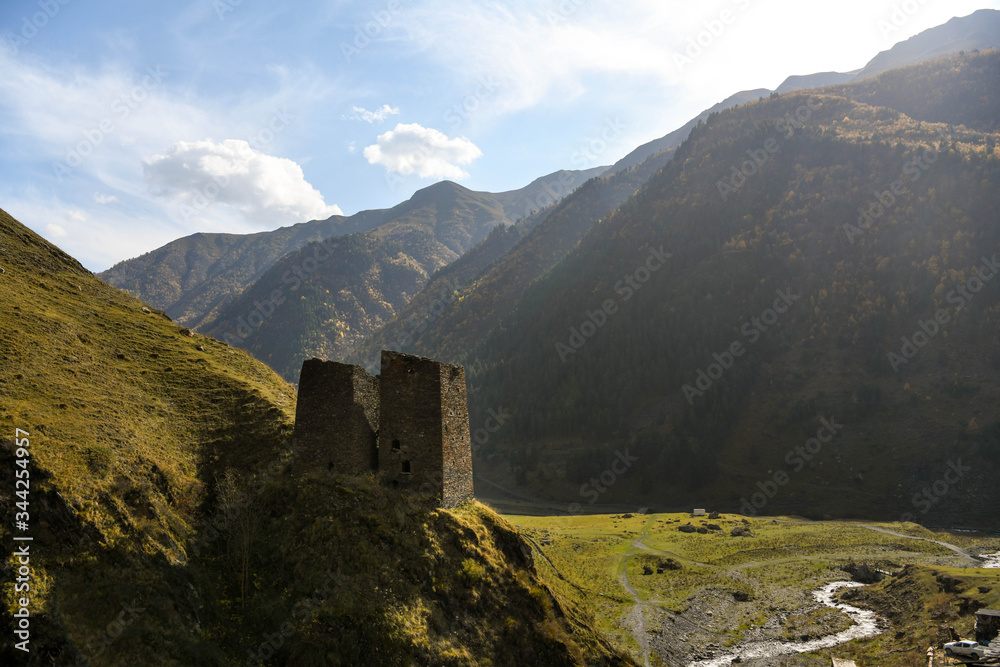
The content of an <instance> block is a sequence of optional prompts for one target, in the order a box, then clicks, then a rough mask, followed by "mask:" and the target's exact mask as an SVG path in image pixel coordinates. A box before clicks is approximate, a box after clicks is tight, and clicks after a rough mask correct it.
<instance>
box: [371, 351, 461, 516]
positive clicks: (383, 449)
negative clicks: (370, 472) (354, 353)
mask: <svg viewBox="0 0 1000 667" xmlns="http://www.w3.org/2000/svg"><path fill="white" fill-rule="evenodd" d="M379 392H380V394H381V401H380V403H379V444H378V469H379V472H380V473H381V474H382V477H383V479H385V480H386V481H387V482H388V483H390V484H392V485H393V486H396V487H399V488H412V489H416V490H417V491H419V492H421V493H425V492H429V493H431V494H433V495H434V496H436V497H439V498H440V499H441V504H442V505H444V506H445V507H453V506H454V505H457V504H458V503H460V502H462V501H463V500H465V499H467V498H471V497H472V441H471V439H470V436H469V403H468V399H467V398H466V394H465V369H464V368H462V367H461V366H453V365H451V364H444V363H440V362H437V361H432V360H430V359H425V358H423V357H415V356H412V355H409V354H401V353H399V352H389V351H387V350H383V351H382V374H381V375H380V376H379Z"/></svg>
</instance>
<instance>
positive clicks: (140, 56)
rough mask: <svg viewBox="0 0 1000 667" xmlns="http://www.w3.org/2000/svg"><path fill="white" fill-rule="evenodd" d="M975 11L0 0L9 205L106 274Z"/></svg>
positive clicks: (486, 177) (574, 161)
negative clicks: (195, 237) (146, 257)
mask: <svg viewBox="0 0 1000 667" xmlns="http://www.w3.org/2000/svg"><path fill="white" fill-rule="evenodd" d="M983 8H992V9H1000V0H992V1H974V0H968V1H967V0H950V1H949V2H944V1H943V0H923V1H920V0H889V1H883V0H845V1H843V2H839V3H836V4H832V3H809V2H792V1H791V0H710V1H707V2H697V3H694V2H676V1H672V0H631V1H629V2H625V3H623V2H611V1H605V0H534V1H531V2H529V1H527V0H498V1H492V2H486V1H484V2H457V1H455V0H377V1H376V2H355V1H348V0H302V1H300V2H295V3H288V4H287V5H276V4H274V3H266V2H262V1H261V0H186V1H179V2H171V3H136V2H134V1H133V2H127V1H126V0H89V1H88V2H83V1H82V0H32V1H30V2H28V1H22V0H4V2H2V3H0V208H3V209H4V210H6V211H7V212H9V213H10V214H11V215H13V216H14V217H16V218H17V219H19V220H20V221H21V222H23V223H24V224H26V225H28V226H29V227H31V228H32V229H34V230H36V231H37V232H39V233H40V234H42V235H43V236H44V237H46V238H47V239H49V240H50V241H52V242H54V243H56V244H57V245H59V246H60V247H62V248H63V249H64V250H66V251H67V252H69V253H70V254H72V255H74V256H75V257H77V259H79V260H80V261H81V262H82V263H83V264H84V265H85V266H87V268H89V269H91V270H94V271H99V270H103V269H106V268H108V267H109V266H110V265H112V264H113V263H115V262H117V261H120V260H123V259H126V258H129V257H134V256H136V255H139V254H141V253H143V252H147V251H149V250H152V249H154V248H157V247H159V246H161V245H163V244H164V243H167V242H169V241H171V240H173V239H176V238H179V237H181V236H185V235H188V234H192V233H195V232H237V233H246V232H255V231H262V230H268V229H275V228H277V227H280V226H285V225H290V224H295V223H297V222H303V221H306V220H310V219H316V218H325V217H328V216H330V215H333V214H335V213H341V212H343V213H346V214H351V213H355V212H357V211H359V210H364V209H372V208H385V207H389V206H392V205H395V204H397V203H399V202H400V201H403V200H405V199H407V198H408V197H409V196H410V195H411V194H412V193H413V192H414V191H415V190H417V189H420V188H422V187H426V186H427V185H430V184H432V183H434V182H436V181H438V180H441V179H444V178H447V179H451V180H454V181H457V182H459V183H461V184H462V185H464V186H466V187H469V188H472V189H474V190H487V191H493V192H497V191H503V190H510V189H515V188H519V187H522V186H524V185H526V184H527V183H529V182H530V181H532V180H534V179H535V178H537V177H539V176H542V175H544V174H547V173H551V172H553V171H556V170H558V169H585V168H590V167H596V166H599V165H606V164H611V163H613V162H615V161H616V160H618V159H619V158H621V157H623V156H624V155H625V154H627V153H628V152H630V151H631V150H632V149H634V148H635V147H636V146H638V145H640V144H642V143H645V142H647V141H650V140H652V139H655V138H657V137H660V136H663V135H664V134H666V133H668V132H670V131H672V130H674V129H676V128H677V127H679V126H681V125H683V124H684V123H685V122H687V121H688V120H689V119H690V118H692V117H694V116H695V115H697V114H698V113H700V112H701V111H702V110H704V109H705V108H708V107H710V106H712V105H713V104H715V103H717V102H719V101H721V100H723V99H724V98H726V97H729V96H730V95H732V94H733V93H735V92H737V91H740V90H748V89H755V88H768V89H773V88H776V87H777V86H778V85H779V84H780V83H781V82H782V81H783V80H784V79H785V78H786V77H787V76H789V75H792V74H809V73H813V72H821V71H831V70H835V71H850V70H854V69H857V68H860V67H862V66H864V64H865V63H866V62H868V60H870V59H871V58H872V57H873V56H874V55H875V54H876V53H878V52H879V51H882V50H885V49H888V48H890V47H891V46H892V45H893V44H894V43H896V42H899V41H902V40H905V39H906V38H908V37H911V36H912V35H914V34H916V33H918V32H921V31H923V30H926V29H928V28H931V27H934V26H936V25H940V24H942V23H944V22H946V21H947V20H948V19H950V18H952V17H953V16H966V15H968V14H970V13H972V12H973V11H975V10H977V9H983ZM696 41H700V42H701V44H702V45H701V46H697V47H696V49H697V50H694V49H692V44H694V43H695V42H696Z"/></svg>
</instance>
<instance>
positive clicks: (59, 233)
mask: <svg viewBox="0 0 1000 667" xmlns="http://www.w3.org/2000/svg"><path fill="white" fill-rule="evenodd" d="M45 232H46V235H47V236H48V237H49V238H53V239H61V238H63V237H65V236H68V232H67V231H66V228H65V227H63V226H62V225H57V224H55V223H53V222H50V223H49V224H47V225H45Z"/></svg>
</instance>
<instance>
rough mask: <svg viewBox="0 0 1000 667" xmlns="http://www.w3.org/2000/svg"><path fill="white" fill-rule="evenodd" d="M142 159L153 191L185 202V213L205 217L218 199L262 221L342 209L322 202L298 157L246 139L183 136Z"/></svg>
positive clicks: (328, 213)
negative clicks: (284, 155) (264, 148)
mask: <svg viewBox="0 0 1000 667" xmlns="http://www.w3.org/2000/svg"><path fill="white" fill-rule="evenodd" d="M142 162H143V176H144V177H145V179H146V183H147V184H148V185H149V187H150V190H151V191H152V192H153V194H154V195H157V196H160V197H165V198H169V199H172V200H174V201H175V202H177V203H179V204H181V206H182V208H181V211H182V215H183V216H184V217H185V218H190V216H191V215H199V216H200V215H201V214H203V213H204V212H205V211H206V210H207V209H208V208H209V207H211V206H213V205H214V204H216V203H218V204H225V205H228V206H230V207H232V208H233V209H235V210H237V211H239V212H240V214H241V215H242V216H243V217H244V218H245V219H246V220H248V221H250V222H252V223H254V224H256V225H260V226H265V225H274V224H287V223H290V222H302V221H304V220H311V219H324V218H328V217H330V216H331V215H341V214H342V213H343V212H342V211H341V210H340V207H338V206H332V205H327V204H326V203H325V202H324V201H323V195H322V194H320V192H319V191H318V190H316V189H315V188H314V187H313V186H312V185H310V184H309V183H308V182H307V181H306V179H305V176H304V175H303V173H302V168H301V167H300V166H299V165H298V164H297V163H296V162H294V161H292V160H289V159H287V158H280V157H275V156H273V155H267V154H266V153H262V152H260V151H258V150H255V149H254V148H252V147H251V146H250V144H249V143H247V142H246V141H243V140H242V139H226V140H225V141H223V142H221V143H216V142H214V141H211V140H205V141H195V142H185V141H180V142H177V143H176V144H174V146H173V147H172V148H171V149H170V151H169V152H167V153H166V154H164V155H154V156H152V157H148V158H146V159H144V160H143V161H142Z"/></svg>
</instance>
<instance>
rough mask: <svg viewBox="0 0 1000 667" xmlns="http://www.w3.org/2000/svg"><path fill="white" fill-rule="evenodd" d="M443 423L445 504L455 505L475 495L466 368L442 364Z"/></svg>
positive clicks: (443, 498) (443, 497) (443, 502)
mask: <svg viewBox="0 0 1000 667" xmlns="http://www.w3.org/2000/svg"><path fill="white" fill-rule="evenodd" d="M440 373H441V376H440V385H441V422H442V428H443V432H442V443H443V449H444V452H443V453H444V465H443V470H442V476H443V482H444V489H443V496H442V498H441V505H442V506H443V507H454V506H456V505H458V504H459V503H461V502H463V501H465V500H470V499H471V498H472V497H473V496H472V438H471V436H470V433H469V399H468V397H467V395H466V390H465V369H464V368H462V367H461V366H452V365H450V364H441V369H440Z"/></svg>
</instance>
